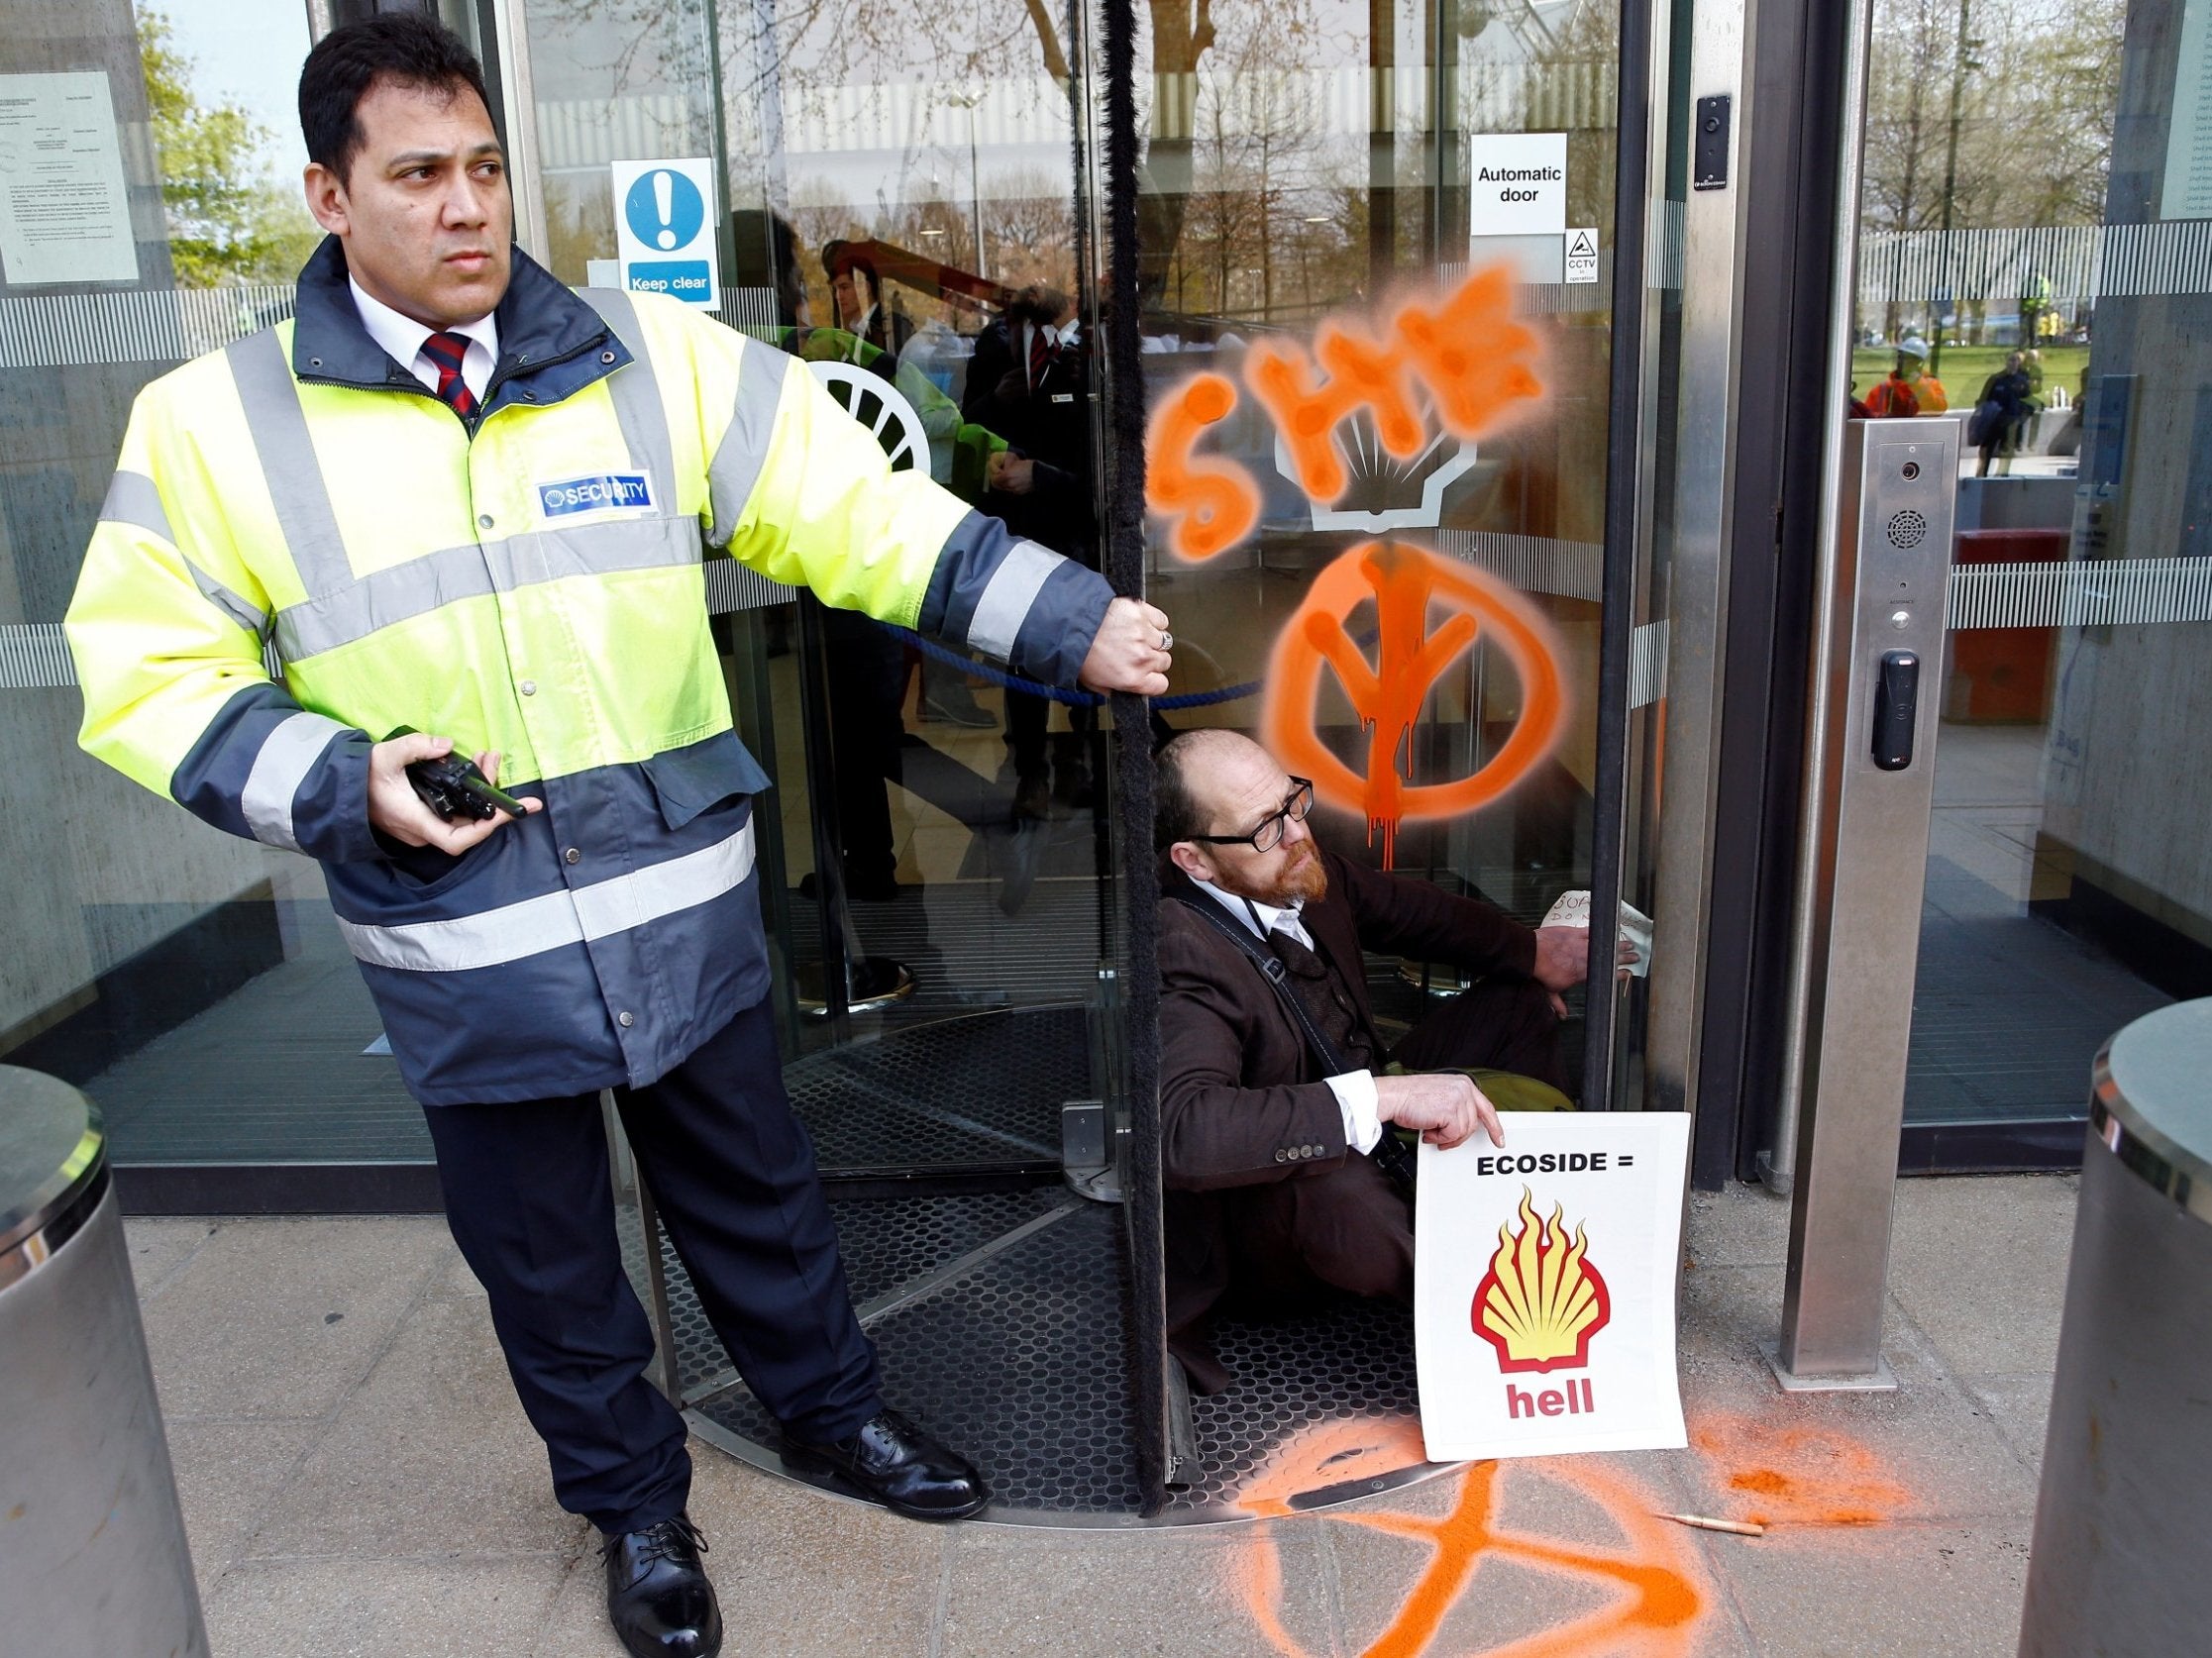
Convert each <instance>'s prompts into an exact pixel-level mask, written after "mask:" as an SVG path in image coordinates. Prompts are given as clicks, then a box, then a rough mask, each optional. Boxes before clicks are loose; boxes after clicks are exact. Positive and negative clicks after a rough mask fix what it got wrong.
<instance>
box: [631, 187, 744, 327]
mask: <svg viewBox="0 0 2212 1658" xmlns="http://www.w3.org/2000/svg"><path fill="white" fill-rule="evenodd" d="M613 171H614V235H615V245H616V252H617V255H618V257H619V258H620V260H621V264H622V285H623V286H624V287H625V288H628V289H629V290H630V291H632V292H633V293H665V294H671V295H673V296H675V297H676V298H678V299H681V300H684V301H685V302H687V303H689V304H692V305H713V304H716V303H718V302H719V301H720V298H721V276H720V271H719V268H718V262H717V259H716V256H715V246H716V237H715V234H714V228H715V218H714V163H713V162H712V161H710V160H707V159H705V158H704V157H699V158H697V159H689V160H677V161H616V162H615V163H614V168H613Z"/></svg>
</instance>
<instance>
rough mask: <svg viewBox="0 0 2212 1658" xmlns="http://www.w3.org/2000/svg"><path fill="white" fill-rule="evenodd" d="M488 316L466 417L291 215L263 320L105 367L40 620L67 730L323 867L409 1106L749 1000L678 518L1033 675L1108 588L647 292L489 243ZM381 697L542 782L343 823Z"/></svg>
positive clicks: (727, 827) (696, 1030)
mask: <svg viewBox="0 0 2212 1658" xmlns="http://www.w3.org/2000/svg"><path fill="white" fill-rule="evenodd" d="M496 315H497V319H498V325H499V362H498V364H497V366H496V367H495V369H494V370H493V373H492V378H491V382H490V384H489V386H488V387H487V388H486V395H485V397H484V398H483V399H482V403H481V407H480V409H479V412H478V415H477V417H476V419H475V420H474V422H473V423H465V422H464V421H463V420H462V419H461V418H460V417H459V416H458V415H456V414H455V413H454V411H453V410H452V409H450V408H449V407H447V406H446V405H445V404H443V403H441V402H439V401H438V400H437V399H436V398H435V397H433V396H431V395H430V393H429V392H427V391H426V390H424V389H423V387H422V384H421V382H420V381H418V380H417V379H416V378H415V377H414V375H413V374H412V373H410V372H408V371H407V370H406V369H405V368H403V367H401V366H400V365H399V364H398V363H393V362H392V361H391V360H390V359H389V358H388V357H386V356H385V355H384V353H383V351H382V350H381V349H380V348H378V347H377V346H376V345H375V344H374V342H372V341H371V340H370V338H369V334H368V331H367V330H366V329H365V328H364V327H363V326H362V323H361V320H360V315H359V312H358V311H357V310H356V308H355V306H354V302H353V296H352V291H351V289H350V287H349V285H348V282H347V275H346V264H345V259H344V254H343V252H342V250H341V247H340V245H339V244H338V243H337V241H336V240H335V239H334V240H331V241H327V242H325V243H324V244H323V246H322V248H321V249H320V251H318V252H317V254H316V255H315V257H314V259H311V260H310V261H309V263H308V265H307V268H306V269H305V270H304V271H303V272H302V273H301V277H300V287H299V304H298V315H297V320H296V322H294V323H284V324H279V325H277V326H276V327H275V328H273V329H269V330H266V331H264V332H263V333H260V334H256V335H254V336H252V337H251V338H248V339H245V340H241V341H239V342H238V343H237V344H236V345H233V346H231V347H229V348H228V349H227V350H225V351H222V352H217V353H211V354H210V355H208V356H206V357H202V358H200V359H198V360H196V361H194V362H192V363H186V364H185V365H184V366H183V367H181V368H178V369H177V370H175V371H174V372H173V373H170V374H168V375H165V376H164V377H162V378H161V379H159V380H157V381H155V382H154V383H153V384H152V385H150V386H148V387H147V388H146V389H145V390H144V391H143V392H142V393H141V394H140V396H139V399H138V403H137V406H136V408H135V409H134V410H133V413H132V417H131V424H130V429H129V431H128V432H127V434H126V435H125V437H124V440H123V453H122V457H121V460H120V462H119V466H118V469H117V472H116V474H115V481H114V483H113V485H112V486H111V488H110V489H109V492H108V497H107V501H106V504H105V506H104V507H103V508H102V510H101V515H100V523H99V526H98V528H97V529H96V530H95V532H94V534H93V538H92V544H91V547H90V550H89V551H88V553H87V554H86V557H85V564H84V570H83V573H82V575H81V576H80V578H79V580H78V584H77V591H76V596H75V598H74V600H73V601H72V603H71V604H70V607H69V613H68V617H67V623H66V626H67V633H68V640H69V647H70V650H71V652H72V654H73V655H74V657H75V659H76V668H77V675H78V678H79V681H80V682H81V683H82V685H83V688H84V702H85V713H84V727H83V731H82V733H81V737H80V740H81V742H82V743H83V746H84V747H85V749H86V750H88V751H89V752H90V753H92V754H94V755H96V756H98V757H99V758H100V759H102V760H104V761H107V762H108V763H109V764H111V765H113V766H115V767H117V768H118V769H120V770H121V771H123V772H125V773H126V774H128V775H129V776H130V777H134V778H136V779H137V780H138V781H140V782H142V783H144V784H145V785H146V786H147V787H149V788H152V789H155V790H157V791H158V792H160V793H164V794H167V795H169V796H170V797H172V798H173V799H175V800H176V801H177V802H178V803H179V804H181V805H183V806H185V807H186V808H187V809H189V810H191V811H192V812H194V813H196V814H197V815H198V816H200V817H202V818H205V819H206V820H207V821H208V822H210V823H213V824H215V825H216V826H217V827H219V828H222V829H227V830H229V831H231V832H232V833H234V834H240V835H248V836H252V837H253V838H255V839H257V840H260V841H263V842H266V843H267V844H269V845H271V846H279V847H288V848H291V849H294V850H296V851H299V852H303V853H306V854H307V855H309V856H310V857H313V858H316V859H318V860H320V861H321V862H322V864H323V866H324V869H325V872H326V875H327V877H328V880H329V885H330V894H331V903H332V907H333V908H334V909H335V910H336V912H337V916H338V923H339V926H340V927H341V929H342V930H343V931H344V933H345V936H346V941H347V943H348V945H349V946H350V947H351V948H352V950H353V953H354V955H355V956H356V958H358V960H359V961H360V963H361V970H362V973H363V975H364V976H365V977H366V978H367V979H368V981H369V988H370V989H371V990H372V991H373V992H374V995H375V998H376V1003H377V1006H378V1009H379V1010H380V1011H381V1013H382V1015H383V1019H384V1026H385V1029H386V1031H387V1032H388V1033H389V1035H390V1037H391V1045H392V1052H393V1054H394V1055H395V1056H396V1057H397V1059H398V1061H399V1065H400V1070H401V1073H402V1075H403V1076H404V1077H405V1079H406V1082H407V1085H408V1087H409V1088H411V1089H412V1090H413V1091H414V1093H415V1094H416V1095H417V1097H419V1098H420V1099H422V1100H423V1101H425V1102H426V1103H429V1104H448V1103H456V1102H468V1101H485V1102H488V1101H497V1100H517V1099H532V1098H539V1097H545V1096H551V1095H558V1094H576V1093H585V1092H590V1091H593V1090H595V1089H598V1088H607V1087H613V1086H618V1085H622V1084H629V1085H632V1086H638V1085H643V1084H645V1083H648V1082H651V1081H652V1080H654V1079H655V1078H657V1077H660V1076H661V1075H663V1074H664V1073H666V1072H667V1071H668V1070H669V1069H670V1068H671V1067H673V1066H675V1065H676V1064H678V1063H679V1062H680V1061H682V1060H683V1059H684V1058H685V1056H686V1055H688V1054H689V1053H690V1052H691V1051H692V1050H693V1049H694V1048H695V1047H697V1045H698V1044H699V1043H700V1042H702V1041H703V1040H705V1038H706V1037H708V1036H710V1035H712V1034H713V1033H714V1032H715V1031H716V1030H718V1029H719V1028H720V1027H721V1026H722V1024H724V1023H725V1022H726V1021H727V1020H728V1019H730V1018H731V1017H732V1016H733V1015H734V1014H736V1013H737V1012H739V1011H740V1010H741V1009H743V1008H745V1007H747V1006H749V1005H751V1004H752V1003H753V1002H755V1001H757V1000H758V999H759V998H760V997H761V996H762V995H764V994H765V993H766V991H767V988H768V961H767V952H766V948H765V942H764V940H763V937H762V932H761V923H760V914H759V904H758V895H757V889H756V884H755V880H754V873H753V825H752V803H751V796H752V795H753V794H754V793H756V792H757V791H758V790H760V789H761V788H763V787H765V786H766V785H767V783H768V780H769V779H768V777H767V775H766V774H765V773H764V772H763V771H762V770H761V768H760V767H759V766H758V765H757V764H756V763H755V762H754V760H753V757H752V756H751V755H749V754H748V753H746V751H745V748H744V746H743V745H742V744H741V743H740V742H739V741H738V738H737V735H736V733H735V732H734V731H733V729H732V728H731V722H730V708H729V701H728V696H727V693H726V691H725V689H724V685H723V678H722V669H721V664H720V662H719V660H718V658H717V656H716V653H715V649H714V644H713V640H712V638H711V636H710V634H709V631H708V625H707V612H706V604H705V589H704V576H703V571H702V569H701V563H700V561H701V557H702V535H703V542H704V546H705V547H706V548H709V549H713V550H715V551H723V550H726V551H728V552H729V553H731V554H733V555H735V556H736V557H737V558H738V559H740V560H742V561H743V562H744V563H745V564H746V565H747V566H749V567H750V568H752V569H754V570H759V571H760V572H762V573H763V574H765V575H768V576H772V577H774V578H776V579H777V580H781V581H789V582H793V583H803V584H805V585H807V586H810V587H812V588H813V589H814V591H815V592H816V593H818V594H819V595H820V596H821V597H822V599H823V600H824V601H825V602H827V603H830V604H834V605H841V606H845V607H847V608H851V609H856V610H862V611H866V612H867V613H868V614H870V615H872V616H876V617H879V618H881V619H883V620H886V621H892V622H897V623H901V624H904V625H906V626H909V627H913V628H916V629H918V630H920V631H921V632H924V633H929V634H934V635H936V636H937V637H939V638H942V639H944V640H947V641H948V642H951V643H953V644H957V645H964V646H967V647H969V648H971V649H974V650H976V651H978V652H981V653H983V654H984V655H987V656H990V657H993V658H996V659H998V660H1001V661H1003V662H1007V663H1010V664H1011V665H1012V666H1013V668H1014V669H1015V670H1016V671H1017V672H1019V673H1021V674H1025V675H1028V676H1031V677H1035V678H1039V679H1044V680H1048V681H1052V682H1056V683H1060V684H1072V683H1073V682H1074V680H1075V677H1076V674H1077V672H1078V670H1079V669H1080V667H1081V665H1082V663H1083V659H1084V657H1085V655H1086V654H1087V653H1088V652H1089V650H1090V646H1091V641H1092V638H1093V636H1094V635H1095V634H1096V633H1097V631H1098V628H1099V624H1100V621H1101V620H1102V618H1103V617H1104V615H1105V611H1106V602H1107V600H1108V598H1109V597H1110V593H1109V590H1108V589H1107V588H1106V584H1105V583H1104V582H1103V581H1102V580H1101V579H1100V578H1099V577H1098V576H1097V575H1096V574H1094V573H1092V572H1090V571H1088V570H1084V569H1082V568H1081V567H1080V566H1077V565H1073V564H1070V563H1068V562H1067V561H1066V560H1063V559H1061V558H1059V557H1057V556H1056V555H1054V554H1051V553H1048V552H1046V551H1045V550H1044V549H1042V548H1040V547H1037V546H1035V545H1034V544H1031V543H1025V542H1020V541H1015V540H1011V539H1009V538H1008V537H1007V536H1006V535H1005V533H1004V531H1003V529H1002V527H1001V525H999V524H998V523H996V522H994V521H993V520H991V519H988V518H984V517H981V516H979V515H978V514H976V513H973V512H971V511H969V510H968V509H967V508H966V507H965V506H963V505H962V504H961V502H960V501H958V500H957V499H955V498H954V497H953V496H952V495H950V494H947V493H946V492H945V491H943V490H941V489H939V488H938V487H937V486H936V485H934V484H933V483H931V482H930V481H929V480H928V478H927V477H926V476H924V475H923V474H921V473H920V472H918V471H905V472H898V473H893V472H892V471H891V470H890V468H889V466H888V464H887V462H886V461H885V459H884V457H883V454H882V452H881V451H880V450H879V449H878V448H877V446H876V441H875V439H874V438H873V437H871V436H870V434H869V433H868V432H867V431H866V430H865V429H864V428H862V427H861V426H860V425H858V424H857V423H856V422H854V421H853V420H852V419H850V418H849V417H848V416H847V415H846V414H845V413H844V411H843V410H841V409H840V408H838V406H837V405H836V403H835V402H833V401H832V400H831V399H830V397H829V396H828V394H827V393H826V392H824V391H823V390H821V388H820V387H819V385H818V384H817V383H816V381H815V379H814V377H813V375H812V374H810V373H809V372H808V371H807V369H806V367H805V365H804V364H803V363H800V362H798V361H797V360H796V359H794V358H791V357H790V356H787V355H786V354H784V353H782V352H779V351H777V350H776V349H775V348H774V347H773V346H768V345H764V344H762V343H760V342H758V341H754V340H750V339H747V338H745V337H744V336H741V335H739V334H737V333H735V332H733V331H731V330H729V329H726V328H724V327H722V326H721V325H719V324H717V323H715V322H713V321H711V320H709V319H707V318H704V317H699V316H696V315H694V314H693V313H691V312H690V311H689V310H687V309H686V308H685V306H683V305H682V304H681V303H679V302H676V301H673V300H667V299H663V298H660V297H658V296H655V295H641V296H631V295H625V294H621V293H614V292H593V293H592V294H591V295H590V296H589V300H588V302H586V301H585V300H584V299H580V298H579V297H577V296H576V295H574V294H572V293H571V292H570V291H569V290H568V289H567V288H566V287H564V286H562V285H561V284H560V283H559V282H557V281H555V280H554V279H553V277H551V276H550V275H548V274H547V273H546V272H545V271H544V270H542V269H540V268H539V267H538V266H536V265H534V264H532V263H531V262H530V261H529V260H528V259H525V258H524V257H523V256H522V254H521V253H520V251H519V250H518V251H517V252H516V253H515V256H514V275H513V280H512V283H511V285H510V286H509V288H508V290H507V294H506V297H505V299H504V300H502V301H501V303H500V305H499V308H498V311H497V313H496ZM472 424H473V429H472ZM264 649H266V650H267V651H269V652H270V653H271V654H272V655H273V657H274V659H275V660H276V661H278V662H279V663H280V664H281V670H282V673H281V681H280V682H275V681H272V680H271V679H270V678H269V676H268V674H267V673H266V671H265V670H264V668H263V660H264ZM399 726H412V727H414V728H416V729H417V730H421V731H430V732H436V733H439V734H442V735H449V736H451V737H453V738H454V739H455V742H456V745H457V747H458V748H459V749H460V750H461V751H463V752H467V753H474V752H475V751H477V750H480V749H497V750H499V751H500V752H501V753H502V754H503V755H504V756H505V762H504V767H503V770H502V772H501V775H500V781H501V785H502V786H503V787H506V788H508V789H510V790H511V791H512V792H515V793H518V794H524V795H537V796H539V797H541V798H542V799H543V800H544V801H545V809H544V810H543V811H541V812H536V813H533V814H531V815H530V816H528V817H525V818H523V819H521V820H520V821H519V822H517V823H511V824H507V825H504V826H502V827H501V828H500V829H499V830H497V831H496V832H495V833H494V834H492V835H491V836H490V837H489V839H487V840H485V841H484V842H483V843H482V844H481V845H479V846H477V847H476V848H474V850H472V851H471V852H469V853H468V854H467V855H465V856H464V857H462V858H460V859H458V860H454V859H450V858H446V857H444V856H443V855H438V854H431V855H424V854H421V853H419V852H415V853H410V852H409V850H408V849H403V848H400V847H398V846H397V845H396V844H395V843H389V842H385V841H382V840H381V839H380V837H378V836H376V835H374V834H373V833H372V832H371V830H370V829H369V817H368V767H369V747H370V745H371V743H372V742H373V741H374V740H376V739H379V738H382V737H384V736H386V735H388V734H389V733H390V732H391V731H392V730H394V729H395V728H397V727H399Z"/></svg>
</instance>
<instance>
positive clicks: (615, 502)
mask: <svg viewBox="0 0 2212 1658" xmlns="http://www.w3.org/2000/svg"><path fill="white" fill-rule="evenodd" d="M538 510H539V511H540V512H542V513H543V514H544V515H545V516H546V517H548V518H570V517H574V516H575V515H576V514H578V513H582V512H610V511H611V512H651V511H652V510H653V480H652V479H651V478H649V477H647V476H646V475H645V473H643V472H593V473H591V474H589V475H588V476H585V477H565V478H560V479H557V480H555V481H554V482H551V483H541V484H539V485H538Z"/></svg>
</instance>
